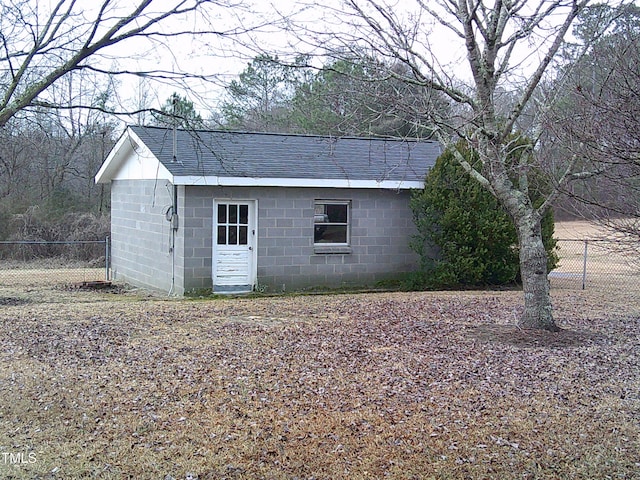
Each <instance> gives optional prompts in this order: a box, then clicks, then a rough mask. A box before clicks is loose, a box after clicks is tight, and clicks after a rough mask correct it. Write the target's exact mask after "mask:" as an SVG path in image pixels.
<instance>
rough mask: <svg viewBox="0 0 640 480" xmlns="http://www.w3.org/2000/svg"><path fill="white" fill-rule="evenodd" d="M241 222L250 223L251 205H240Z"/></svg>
mask: <svg viewBox="0 0 640 480" xmlns="http://www.w3.org/2000/svg"><path fill="white" fill-rule="evenodd" d="M240 224H241V225H248V224H249V205H240Z"/></svg>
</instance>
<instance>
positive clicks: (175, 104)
mask: <svg viewBox="0 0 640 480" xmlns="http://www.w3.org/2000/svg"><path fill="white" fill-rule="evenodd" d="M171 103H172V104H173V157H171V162H172V163H175V162H177V161H178V145H177V136H178V115H177V111H176V110H177V108H178V96H177V95H174V96H173V99H172V102H171Z"/></svg>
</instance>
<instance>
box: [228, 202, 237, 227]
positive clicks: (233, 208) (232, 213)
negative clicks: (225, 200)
mask: <svg viewBox="0 0 640 480" xmlns="http://www.w3.org/2000/svg"><path fill="white" fill-rule="evenodd" d="M229 223H238V205H229Z"/></svg>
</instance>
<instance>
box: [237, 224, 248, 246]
mask: <svg viewBox="0 0 640 480" xmlns="http://www.w3.org/2000/svg"><path fill="white" fill-rule="evenodd" d="M248 232H249V227H247V226H246V225H241V226H240V230H239V231H238V244H239V245H246V244H247V243H249V242H248V239H249V235H248Z"/></svg>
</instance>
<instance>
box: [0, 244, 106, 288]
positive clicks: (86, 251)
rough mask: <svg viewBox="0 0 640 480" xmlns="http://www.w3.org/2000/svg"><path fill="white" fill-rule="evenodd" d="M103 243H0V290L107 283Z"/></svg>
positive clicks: (104, 245) (104, 246)
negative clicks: (0, 288)
mask: <svg viewBox="0 0 640 480" xmlns="http://www.w3.org/2000/svg"><path fill="white" fill-rule="evenodd" d="M109 257H110V244H109V238H108V237H107V238H105V239H104V240H71V241H56V242H50V241H29V240H25V241H3V242H0V287H2V286H4V287H15V286H21V287H29V286H45V285H69V284H81V283H89V282H103V281H108V280H110V270H109V267H110V258H109Z"/></svg>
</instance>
